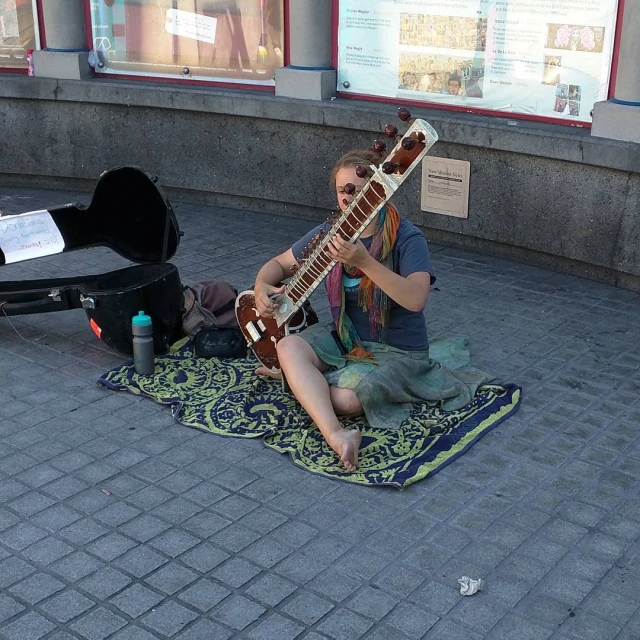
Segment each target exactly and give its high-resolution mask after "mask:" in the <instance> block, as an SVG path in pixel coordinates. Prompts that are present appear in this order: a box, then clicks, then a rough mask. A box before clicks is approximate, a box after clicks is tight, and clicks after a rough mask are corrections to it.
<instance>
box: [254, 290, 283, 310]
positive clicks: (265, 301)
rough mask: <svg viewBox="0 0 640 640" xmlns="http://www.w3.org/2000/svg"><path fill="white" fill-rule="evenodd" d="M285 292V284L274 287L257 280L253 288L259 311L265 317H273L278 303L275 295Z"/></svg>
mask: <svg viewBox="0 0 640 640" xmlns="http://www.w3.org/2000/svg"><path fill="white" fill-rule="evenodd" d="M281 293H284V285H283V286H282V287H274V286H272V285H270V284H266V283H264V282H257V283H256V286H255V287H254V290H253V295H254V298H255V302H256V309H257V311H258V313H259V314H260V315H261V316H263V317H265V318H273V316H274V315H275V312H276V309H277V308H278V307H277V305H276V304H275V303H274V301H273V297H274V296H277V295H278V294H281Z"/></svg>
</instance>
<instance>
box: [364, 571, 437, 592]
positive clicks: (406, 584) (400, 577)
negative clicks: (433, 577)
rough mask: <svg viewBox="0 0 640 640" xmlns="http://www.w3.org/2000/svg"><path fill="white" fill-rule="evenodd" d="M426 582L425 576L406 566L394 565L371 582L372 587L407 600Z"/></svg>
mask: <svg viewBox="0 0 640 640" xmlns="http://www.w3.org/2000/svg"><path fill="white" fill-rule="evenodd" d="M424 580H425V578H424V575H422V574H419V573H417V572H416V571H412V570H411V569H409V568H407V567H406V566H402V565H394V566H391V567H388V568H387V569H385V571H383V572H382V573H380V574H378V575H377V576H376V577H375V578H374V579H373V580H372V581H371V585H372V586H374V587H379V588H380V589H384V590H385V591H387V592H388V593H390V594H391V595H398V596H400V597H405V598H406V597H407V596H409V595H410V594H411V593H413V592H414V591H415V590H416V589H417V588H418V587H419V586H420V585H421V584H422V583H423V582H424Z"/></svg>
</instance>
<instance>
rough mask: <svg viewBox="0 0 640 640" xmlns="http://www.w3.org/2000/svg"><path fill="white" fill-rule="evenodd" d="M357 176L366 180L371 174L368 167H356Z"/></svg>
mask: <svg viewBox="0 0 640 640" xmlns="http://www.w3.org/2000/svg"><path fill="white" fill-rule="evenodd" d="M356 175H357V176H358V178H366V177H367V176H368V175H369V172H368V171H367V168H366V167H363V166H362V165H360V164H359V165H358V166H357V167H356Z"/></svg>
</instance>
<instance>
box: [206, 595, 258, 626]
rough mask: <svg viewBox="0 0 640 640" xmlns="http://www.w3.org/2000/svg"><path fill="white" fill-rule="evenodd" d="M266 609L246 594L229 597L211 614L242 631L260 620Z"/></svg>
mask: <svg viewBox="0 0 640 640" xmlns="http://www.w3.org/2000/svg"><path fill="white" fill-rule="evenodd" d="M265 611H266V609H265V608H264V607H261V606H260V605H259V604H256V603H255V602H252V601H251V600H249V599H248V598H245V597H244V596H233V597H231V598H227V599H226V600H225V601H224V602H223V603H222V604H221V605H219V606H218V607H217V608H216V609H215V610H214V611H213V612H211V613H210V614H209V615H210V616H211V617H213V618H215V619H216V620H219V621H220V622H222V623H224V624H226V625H227V626H229V627H231V628H232V629H236V630H238V631H242V630H243V629H245V628H246V627H248V626H249V625H250V624H251V623H252V622H255V621H256V620H258V619H259V618H260V617H261V616H262V614H263V613H264V612H265Z"/></svg>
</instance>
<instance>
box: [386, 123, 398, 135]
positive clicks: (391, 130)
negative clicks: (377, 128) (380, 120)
mask: <svg viewBox="0 0 640 640" xmlns="http://www.w3.org/2000/svg"><path fill="white" fill-rule="evenodd" d="M384 135H385V136H387V138H395V137H396V136H397V135H398V127H396V125H395V124H388V125H387V126H386V127H385V128H384Z"/></svg>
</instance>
